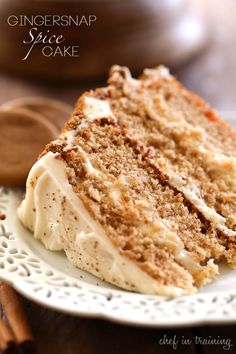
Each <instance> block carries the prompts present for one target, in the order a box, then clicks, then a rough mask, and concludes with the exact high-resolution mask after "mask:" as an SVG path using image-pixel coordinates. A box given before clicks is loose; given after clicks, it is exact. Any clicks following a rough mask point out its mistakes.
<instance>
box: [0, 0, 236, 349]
mask: <svg viewBox="0 0 236 354" xmlns="http://www.w3.org/2000/svg"><path fill="white" fill-rule="evenodd" d="M210 5H212V7H211V9H209V11H208V16H209V18H210V20H211V39H210V42H209V45H208V47H207V48H206V49H205V50H204V51H203V52H202V53H201V54H199V55H198V56H197V57H196V58H195V59H194V60H192V61H191V62H189V63H186V64H185V65H183V66H182V67H181V68H179V69H178V70H175V74H177V76H178V78H179V79H181V80H182V81H183V82H184V83H185V85H186V86H187V87H188V88H190V89H191V90H193V91H195V92H197V93H198V94H200V95H201V96H203V97H204V98H206V99H207V100H208V101H209V102H210V103H211V104H212V105H213V106H214V107H215V108H217V109H223V110H235V111H236V21H235V14H236V1H235V0H225V1H224V2H223V1H221V0H215V1H214V0H209V1H208V6H210ZM0 82H1V85H0V103H2V102H6V101H8V100H10V99H13V98H17V97H22V96H29V95H40V96H45V97H52V98H53V97H54V98H58V99H61V100H64V101H66V102H68V103H71V104H73V103H74V102H75V100H76V99H77V97H78V96H79V94H80V93H81V92H82V91H83V90H84V89H85V88H92V87H94V86H96V85H97V83H93V84H92V83H91V84H88V85H87V86H86V87H85V86H84V87H81V86H78V85H74V86H73V87H71V86H70V87H64V86H61V85H57V86H54V87H53V86H47V87H46V88H45V85H44V84H39V83H37V84H36V83H35V84H33V83H29V82H26V81H23V80H22V79H20V78H13V77H10V76H7V75H5V74H4V73H1V74H0ZM235 118H236V116H235ZM23 301H24V305H25V307H26V311H27V314H28V317H29V321H30V324H31V326H32V329H33V332H34V335H35V338H36V342H37V353H39V354H47V353H50V354H59V353H62V354H77V353H78V354H93V353H96V354H100V353H101V354H110V353H112V354H116V353H117V354H118V353H124V354H154V353H160V354H162V353H171V352H174V351H175V352H177V353H178V352H183V353H206V354H210V353H214V354H217V353H223V352H224V351H225V350H224V349H223V348H222V346H208V345H205V346H197V345H194V341H193V343H192V344H190V345H181V339H182V337H183V336H184V337H185V338H186V339H187V338H192V339H193V337H194V336H202V337H204V338H209V336H211V337H213V338H222V339H223V338H224V339H227V338H228V339H230V340H231V345H233V346H234V347H232V348H231V350H228V352H234V353H236V349H235V346H236V339H235V337H236V335H235V334H234V332H236V325H235V326H234V325H231V326H208V327H196V328H190V327H188V328H182V329H176V328H171V329H168V330H167V329H161V330H160V329H144V328H131V327H128V326H122V325H117V324H113V323H110V322H106V321H102V320H96V319H83V318H74V317H72V316H66V315H62V314H59V313H56V312H54V311H50V310H48V309H45V308H42V307H41V306H38V305H36V304H34V303H32V302H30V301H28V300H26V299H23ZM218 336H219V337H218ZM164 338H166V339H172V340H175V342H176V341H178V345H177V349H175V348H173V346H172V345H167V344H165V345H161V344H160V343H162V339H164Z"/></svg>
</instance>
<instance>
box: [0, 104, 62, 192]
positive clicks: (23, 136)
mask: <svg viewBox="0 0 236 354" xmlns="http://www.w3.org/2000/svg"><path fill="white" fill-rule="evenodd" d="M57 135H58V129H57V128H56V127H55V126H54V125H53V124H52V123H50V122H49V121H47V120H46V119H45V118H44V117H43V116H41V115H40V114H38V113H33V112H30V111H29V110H24V109H22V108H18V109H16V108H15V109H14V111H12V110H7V109H6V110H4V109H2V110H0V141H1V144H0V156H1V158H0V185H4V186H7V187H19V186H23V185H24V184H25V181H26V177H27V175H28V173H29V170H30V168H31V167H32V165H33V164H34V162H35V161H36V159H37V157H38V155H39V154H40V152H41V151H42V149H43V147H44V146H45V145H46V144H47V143H48V142H49V141H51V140H52V139H54V138H55V137H56V136H57Z"/></svg>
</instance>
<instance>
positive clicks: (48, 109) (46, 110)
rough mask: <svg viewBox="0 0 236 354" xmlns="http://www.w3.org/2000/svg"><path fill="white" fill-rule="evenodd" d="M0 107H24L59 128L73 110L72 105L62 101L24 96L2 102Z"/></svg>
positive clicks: (10, 108)
mask: <svg viewBox="0 0 236 354" xmlns="http://www.w3.org/2000/svg"><path fill="white" fill-rule="evenodd" d="M0 108H4V109H9V110H12V109H13V110H14V108H24V109H28V110H30V111H33V112H36V113H40V114H42V115H43V116H44V117H45V118H47V119H48V120H49V121H50V122H52V123H53V124H54V125H55V126H56V127H57V128H58V129H59V130H61V129H62V128H63V126H64V124H65V122H66V121H67V120H68V119H69V117H70V115H71V113H72V110H73V107H72V106H70V105H68V104H66V103H64V102H61V101H58V100H52V99H47V98H41V97H24V98H19V99H15V100H12V101H9V102H7V103H5V104H3V105H2V106H1V107H0Z"/></svg>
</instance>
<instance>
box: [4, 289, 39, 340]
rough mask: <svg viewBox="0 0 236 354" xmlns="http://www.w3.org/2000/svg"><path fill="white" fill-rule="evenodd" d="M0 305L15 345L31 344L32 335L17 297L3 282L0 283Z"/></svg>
mask: <svg viewBox="0 0 236 354" xmlns="http://www.w3.org/2000/svg"><path fill="white" fill-rule="evenodd" d="M0 304H1V305H2V309H3V312H4V314H5V316H6V318H7V321H8V323H9V326H10V328H11V330H12V333H13V334H14V337H15V340H16V342H17V344H19V345H23V344H24V343H26V342H33V335H32V332H31V330H30V327H29V325H28V322H27V319H26V316H25V313H24V310H23V307H22V305H21V302H20V300H19V297H18V295H17V293H16V291H15V290H14V289H13V288H12V287H11V286H10V285H8V284H6V283H3V282H0Z"/></svg>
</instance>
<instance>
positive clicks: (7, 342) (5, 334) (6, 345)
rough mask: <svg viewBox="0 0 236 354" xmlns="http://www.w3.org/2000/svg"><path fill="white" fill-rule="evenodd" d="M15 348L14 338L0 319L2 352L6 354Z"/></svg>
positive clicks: (0, 347) (0, 349) (0, 346)
mask: <svg viewBox="0 0 236 354" xmlns="http://www.w3.org/2000/svg"><path fill="white" fill-rule="evenodd" d="M13 347H14V337H13V335H12V333H11V332H10V329H9V328H8V327H7V326H6V325H5V323H4V322H3V320H2V319H1V318H0V351H1V352H3V353H4V352H6V351H8V350H9V349H11V348H13Z"/></svg>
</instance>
